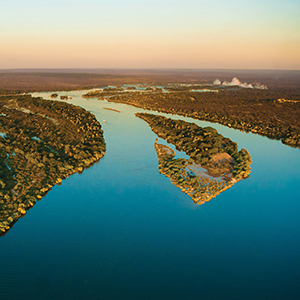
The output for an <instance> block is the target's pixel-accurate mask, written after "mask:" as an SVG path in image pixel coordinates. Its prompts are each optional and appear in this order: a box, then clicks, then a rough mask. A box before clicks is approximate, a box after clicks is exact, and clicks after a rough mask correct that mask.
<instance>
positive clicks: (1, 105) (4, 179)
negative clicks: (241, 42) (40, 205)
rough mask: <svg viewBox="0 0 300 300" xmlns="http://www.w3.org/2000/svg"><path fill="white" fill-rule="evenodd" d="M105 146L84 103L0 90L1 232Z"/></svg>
mask: <svg viewBox="0 0 300 300" xmlns="http://www.w3.org/2000/svg"><path fill="white" fill-rule="evenodd" d="M105 150H106V144H105V141H104V138H103V131H102V129H101V125H100V124H99V122H98V121H97V120H96V118H95V116H94V115H93V114H91V113H90V112H88V111H86V110H84V109H83V108H80V107H77V106H74V105H72V104H67V103H65V102H60V101H53V100H43V99H42V98H33V97H31V96H30V95H21V96H0V231H1V232H2V234H4V233H6V232H7V231H8V230H9V229H10V227H11V226H12V225H13V223H14V222H16V221H17V220H18V218H20V217H22V216H23V215H24V214H26V210H28V209H29V208H31V207H32V206H33V205H34V204H35V203H36V201H37V200H40V199H41V198H42V197H43V196H44V195H45V194H46V193H47V192H48V191H49V190H50V189H51V187H52V186H54V185H55V184H59V183H60V182H61V181H62V180H63V179H65V178H67V177H68V176H70V175H71V174H74V173H76V172H81V171H83V169H84V168H86V167H88V166H90V165H92V164H93V163H95V162H97V161H98V160H99V159H100V158H101V157H103V156H104V153H105ZM1 232H0V233H1Z"/></svg>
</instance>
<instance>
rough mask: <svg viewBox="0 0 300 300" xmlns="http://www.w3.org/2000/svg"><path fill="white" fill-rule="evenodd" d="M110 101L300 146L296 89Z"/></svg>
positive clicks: (120, 96) (126, 97) (156, 95)
mask: <svg viewBox="0 0 300 300" xmlns="http://www.w3.org/2000/svg"><path fill="white" fill-rule="evenodd" d="M278 99H287V100H294V101H293V102H288V101H282V100H278ZM108 100H109V101H113V102H120V103H125V104H130V105H134V106H137V107H142V108H145V109H150V110H157V111H161V112H167V113H176V114H179V115H185V116H189V117H192V118H195V119H200V120H205V121H210V122H216V123H220V124H223V125H226V126H228V127H232V128H235V129H239V130H241V131H246V132H253V133H256V134H260V135H263V136H267V137H269V138H272V139H278V140H281V141H282V142H283V143H285V144H287V145H290V146H294V147H300V118H299V116H300V94H299V93H297V91H296V90H293V89H281V91H280V92H276V91H274V90H259V89H237V90H222V91H219V92H218V93H205V92H204V93H199V92H188V91H185V92H169V93H145V92H142V93H130V94H127V93H123V94H118V95H115V96H113V97H110V98H109V99H108ZM298 100H299V101H298Z"/></svg>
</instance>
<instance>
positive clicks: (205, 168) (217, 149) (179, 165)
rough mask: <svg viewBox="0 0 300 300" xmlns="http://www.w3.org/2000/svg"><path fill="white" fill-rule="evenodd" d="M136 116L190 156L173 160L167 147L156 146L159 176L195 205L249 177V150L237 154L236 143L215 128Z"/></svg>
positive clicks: (151, 116) (242, 150) (159, 117)
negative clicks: (169, 180)
mask: <svg viewBox="0 0 300 300" xmlns="http://www.w3.org/2000/svg"><path fill="white" fill-rule="evenodd" d="M136 116H137V117H139V118H141V119H143V120H145V121H146V122H147V123H148V124H149V126H150V127H151V129H152V131H153V132H155V133H156V134H157V135H158V136H159V137H160V138H163V139H165V140H166V141H167V142H168V143H171V144H173V145H175V146H176V149H178V150H180V151H184V152H185V153H186V154H187V155H189V157H190V158H189V159H184V158H177V159H175V158H174V157H175V152H174V151H173V150H172V149H171V148H170V147H168V146H165V145H162V144H158V143H157V142H156V143H155V150H156V153H157V157H158V161H159V171H160V173H162V174H164V175H165V176H167V177H169V178H170V179H171V182H172V183H173V184H174V185H176V186H177V187H179V188H180V189H181V190H182V191H183V192H185V193H187V194H188V195H189V196H190V197H191V198H192V199H193V201H194V202H195V203H197V204H203V203H205V202H207V201H209V200H210V199H211V198H213V197H215V196H216V195H218V194H219V193H221V192H222V191H224V190H226V189H228V188H230V187H231V186H232V185H234V184H235V183H236V182H237V181H239V180H241V179H246V178H248V176H249V174H250V165H251V162H252V160H251V156H250V154H249V153H248V151H247V150H246V149H241V150H240V151H238V145H237V143H235V142H233V141H231V140H230V139H228V138H225V137H223V136H222V135H221V134H219V133H218V132H217V130H215V129H214V128H212V127H205V128H202V127H199V126H197V125H196V124H194V123H188V122H185V121H181V120H173V119H170V118H165V117H163V116H157V115H152V114H147V113H136Z"/></svg>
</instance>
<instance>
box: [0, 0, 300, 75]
mask: <svg viewBox="0 0 300 300" xmlns="http://www.w3.org/2000/svg"><path fill="white" fill-rule="evenodd" d="M8 68H216V69H286V70H300V1H299V0H260V1H257V0H252V1H250V0H249V1H248V0H246V1H242V0H240V1H238V0H227V1H224V0H223V1H221V0H211V1H208V0H172V1H171V0H151V1H150V0H144V1H143V0H139V1H138V0H123V1H121V0H110V1H104V0H98V1H96V0H82V1H79V0H73V1H71V0H59V1H57V0H52V1H50V0H43V1H41V0H27V1H24V0H0V69H8Z"/></svg>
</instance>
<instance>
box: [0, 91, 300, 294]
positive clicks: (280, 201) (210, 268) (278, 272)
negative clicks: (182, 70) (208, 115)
mask: <svg viewBox="0 0 300 300" xmlns="http://www.w3.org/2000/svg"><path fill="white" fill-rule="evenodd" d="M85 92H86V91H75V92H74V91H71V92H62V93H59V95H61V94H63V95H66V94H67V95H69V96H71V97H72V100H68V102H70V103H73V104H75V105H80V106H82V107H84V108H85V109H87V110H89V111H91V112H92V113H93V114H94V115H95V116H96V117H97V119H98V120H99V122H100V123H101V124H102V126H103V130H104V136H105V141H106V143H107V151H106V154H105V156H104V158H102V159H101V160H100V162H98V163H96V164H95V165H93V166H92V167H91V168H89V169H86V170H84V171H83V173H82V174H75V175H73V176H71V177H70V178H69V179H67V180H64V181H63V183H62V185H60V186H55V187H54V188H53V189H52V191H51V192H49V193H48V194H47V195H46V197H44V198H43V199H42V200H41V201H39V202H38V203H37V204H36V205H35V206H34V207H33V208H32V209H31V210H29V211H28V212H27V214H26V216H25V217H24V218H22V219H20V220H19V221H18V222H17V223H16V224H15V225H14V226H13V228H12V229H11V230H10V231H9V232H8V234H7V235H6V236H4V237H1V238H0V255H1V268H0V299H1V300H6V299H7V300H8V299H10V300H14V299H16V300H19V299H22V300H23V299H26V300H27V299H30V300H35V299H39V300H40V299H41V300H48V299H49V300H50V299H53V300H60V299H74V300H76V299H122V300H123V299H140V300H143V299H151V300H154V299H239V300H240V299H300V191H299V188H300V149H294V148H291V147H288V146H285V145H283V144H282V143H281V142H279V141H275V140H270V139H268V138H266V137H261V136H258V135H254V134H251V133H248V134H246V133H243V132H240V131H237V130H234V129H230V128H227V127H224V126H221V125H218V124H214V123H209V122H202V121H196V120H193V119H190V118H184V117H178V116H175V115H173V116H171V117H172V118H180V119H183V120H186V121H189V122H195V123H197V124H198V125H200V126H212V127H214V128H216V129H217V130H218V132H219V133H221V134H222V135H224V136H226V137H229V138H230V139H231V140H233V141H235V142H238V145H239V149H240V148H245V149H247V150H248V151H249V153H250V154H251V156H252V160H253V163H252V165H251V168H252V172H251V174H250V177H249V178H248V179H247V180H242V181H240V182H238V183H237V184H236V185H234V186H233V187H232V188H230V189H228V190H226V191H225V192H223V193H221V194H220V195H219V196H217V197H216V198H213V199H212V200H210V201H209V202H207V203H205V204H204V205H200V206H199V205H196V204H194V202H193V201H192V199H191V198H190V197H189V196H188V195H186V194H184V193H182V192H181V190H180V189H179V188H177V187H176V186H174V185H172V184H171V182H170V180H169V179H168V178H167V177H165V176H164V175H162V174H160V173H159V171H158V161H157V156H156V152H155V149H154V142H155V138H156V135H155V134H154V133H153V132H152V131H151V129H150V127H149V126H148V125H147V123H146V122H145V121H143V120H141V119H139V118H137V117H135V116H134V113H135V112H140V111H143V110H142V109H139V108H135V107H131V106H126V105H123V104H115V103H109V102H106V101H99V100H96V99H90V100H87V99H83V98H82V97H81V95H82V94H83V93H85ZM49 95H50V93H40V94H34V96H43V97H44V98H46V99H48V98H49ZM103 107H109V108H114V109H118V110H120V111H121V113H117V112H114V111H110V110H105V109H103ZM103 120H105V122H103ZM177 155H181V154H180V153H177Z"/></svg>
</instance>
